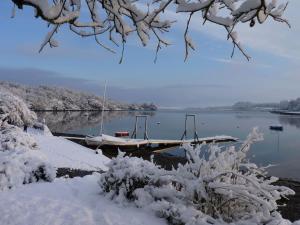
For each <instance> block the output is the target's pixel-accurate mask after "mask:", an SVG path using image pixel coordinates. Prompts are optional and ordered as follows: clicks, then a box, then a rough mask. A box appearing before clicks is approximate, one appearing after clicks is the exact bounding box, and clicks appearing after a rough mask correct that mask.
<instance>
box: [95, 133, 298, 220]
mask: <svg viewBox="0 0 300 225" xmlns="http://www.w3.org/2000/svg"><path fill="white" fill-rule="evenodd" d="M261 139H262V134H260V133H259V132H258V130H257V129H256V128H255V129H254V130H253V132H252V133H251V134H250V135H249V136H248V138H247V139H246V141H245V142H244V143H243V144H242V145H241V147H240V148H239V149H236V148H235V147H234V146H231V147H229V148H220V147H219V146H217V145H210V146H209V148H208V149H207V148H203V147H204V146H198V147H196V148H195V146H190V145H186V146H184V148H185V149H186V153H187V163H186V164H185V165H179V166H178V168H177V169H173V170H171V171H166V170H164V169H162V168H160V167H158V166H156V165H154V164H153V163H152V162H148V161H145V160H142V159H139V158H129V157H124V154H122V153H121V154H119V156H118V157H117V158H115V159H112V161H111V162H110V163H109V165H108V167H109V169H108V171H106V172H105V173H104V174H102V176H101V179H100V181H99V184H100V187H101V190H102V192H103V193H104V194H106V195H107V196H109V197H110V198H111V199H113V200H115V201H117V202H120V203H122V204H128V203H130V202H131V203H133V204H135V205H136V206H137V207H142V208H148V209H151V210H153V211H154V212H155V213H156V214H157V215H158V216H160V217H163V218H166V219H167V220H168V222H169V223H170V224H173V225H178V224H193V225H198V224H199V225H200V224H201V225H209V224H215V225H217V224H218V225H219V224H223V225H225V224H269V225H270V224H283V223H282V222H283V219H282V217H281V215H280V214H279V212H277V210H278V205H277V201H278V200H280V199H281V198H286V196H288V195H293V194H294V192H293V191H292V190H291V189H289V188H287V187H282V186H276V185H272V184H273V183H274V182H275V181H277V178H276V177H267V176H266V171H265V170H264V168H259V167H257V166H256V165H255V164H253V163H250V162H249V161H248V160H247V155H246V153H247V152H248V151H249V149H250V145H251V144H252V143H254V142H256V141H259V140H261Z"/></svg>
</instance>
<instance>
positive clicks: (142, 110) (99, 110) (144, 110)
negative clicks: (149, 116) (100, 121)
mask: <svg viewBox="0 0 300 225" xmlns="http://www.w3.org/2000/svg"><path fill="white" fill-rule="evenodd" d="M30 110H32V111H34V112H101V111H102V109H57V110H54V109H30ZM103 111H105V112H156V111H157V110H154V109H153V110H151V109H136V110H134V109H104V110H103Z"/></svg>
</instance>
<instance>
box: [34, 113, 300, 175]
mask: <svg viewBox="0 0 300 225" xmlns="http://www.w3.org/2000/svg"><path fill="white" fill-rule="evenodd" d="M189 113H190V112H189ZM193 113H195V114H196V115H197V130H198V136H199V137H206V136H215V135H223V134H224V135H231V136H234V137H237V138H239V139H241V140H243V139H245V138H246V136H247V135H248V134H249V132H250V131H251V130H252V128H253V127H256V126H257V127H259V129H260V131H262V132H263V133H264V141H261V142H259V143H256V144H254V145H253V146H252V149H251V151H250V153H249V157H250V158H251V161H253V162H255V163H257V164H258V165H264V166H265V165H268V164H274V165H276V166H274V167H272V168H270V169H269V172H270V174H272V175H275V176H279V177H284V178H292V179H296V180H299V181H300V117H293V116H279V115H276V114H271V113H268V112H193ZM138 114H141V113H140V112H139V113H138ZM147 114H148V115H149V119H148V134H149V137H150V138H159V139H180V137H181V136H182V134H183V131H184V118H185V114H186V112H163V111H159V112H154V113H149V112H148V113H147ZM135 115H136V113H134V112H105V116H104V117H105V119H104V121H105V122H104V132H105V133H106V134H111V135H113V134H114V132H116V131H121V130H125V131H130V132H132V130H133V127H134V121H135ZM39 116H40V118H45V119H46V122H47V124H48V126H49V127H50V129H51V130H52V131H56V132H69V133H77V134H90V135H96V134H98V132H99V130H100V121H101V113H80V112H75V113H56V114H54V113H45V114H40V115H39ZM157 122H160V124H158V123H157ZM278 124H281V125H283V127H284V130H283V132H278V131H271V130H269V126H270V125H278ZM189 127H190V128H192V123H189ZM143 128H144V127H143V123H142V122H141V123H140V126H139V130H138V132H139V134H140V137H141V136H142V133H143ZM188 135H189V137H190V138H192V131H191V129H190V130H189V133H188ZM172 154H176V155H180V154H182V151H180V150H178V149H177V150H175V151H172Z"/></svg>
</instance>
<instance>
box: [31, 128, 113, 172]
mask: <svg viewBox="0 0 300 225" xmlns="http://www.w3.org/2000/svg"><path fill="white" fill-rule="evenodd" d="M29 132H30V133H31V134H32V136H33V137H34V138H35V140H36V141H37V144H38V146H39V149H40V151H41V152H43V153H44V154H45V155H46V156H47V161H48V162H49V163H50V164H52V165H53V166H54V167H57V168H59V167H68V168H73V169H83V170H105V169H106V166H105V165H106V164H107V163H108V162H109V161H110V159H109V158H107V157H106V156H104V155H102V153H101V152H99V154H95V152H94V151H92V150H91V149H88V148H86V147H83V146H81V145H79V144H76V143H74V142H71V141H69V140H66V139H64V138H60V137H55V136H50V135H43V134H40V133H39V132H36V130H29Z"/></svg>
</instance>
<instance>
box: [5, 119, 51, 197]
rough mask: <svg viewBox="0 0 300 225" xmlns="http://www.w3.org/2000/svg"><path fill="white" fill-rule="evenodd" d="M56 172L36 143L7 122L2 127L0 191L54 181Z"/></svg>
mask: <svg viewBox="0 0 300 225" xmlns="http://www.w3.org/2000/svg"><path fill="white" fill-rule="evenodd" d="M55 176H56V170H55V168H54V167H52V166H51V165H50V164H49V163H47V162H46V160H45V159H44V157H43V154H42V153H41V152H40V151H38V146H37V143H36V141H35V140H34V138H33V137H32V136H30V134H27V133H25V132H24V131H23V130H22V129H21V128H19V127H16V126H14V125H10V124H7V123H6V122H5V123H4V124H2V126H1V127H0V191H1V190H7V189H11V188H14V187H18V186H20V185H23V184H28V183H33V182H38V181H52V180H53V179H54V178H55Z"/></svg>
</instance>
